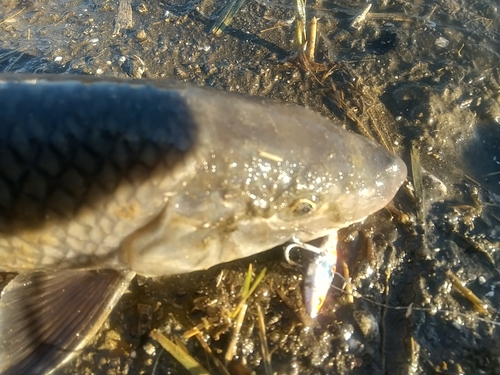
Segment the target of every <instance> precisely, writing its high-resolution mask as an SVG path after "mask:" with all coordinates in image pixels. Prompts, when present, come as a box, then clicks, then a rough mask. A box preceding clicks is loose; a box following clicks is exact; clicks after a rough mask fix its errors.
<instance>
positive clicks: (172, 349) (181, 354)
mask: <svg viewBox="0 0 500 375" xmlns="http://www.w3.org/2000/svg"><path fill="white" fill-rule="evenodd" d="M149 336H150V337H151V338H152V339H153V340H156V341H157V342H158V343H159V344H160V345H161V346H162V347H163V349H165V350H166V351H167V352H168V353H170V355H172V357H174V358H175V359H176V360H177V361H178V362H179V363H180V364H181V365H182V366H183V367H184V368H185V369H186V370H188V371H189V373H190V374H191V375H210V373H209V372H208V371H207V370H206V369H205V368H204V367H203V366H202V365H200V364H199V363H198V362H197V361H196V360H195V359H194V358H193V357H191V356H190V355H189V354H188V353H187V352H185V351H184V350H183V349H181V348H180V347H179V346H178V345H176V344H175V343H174V342H172V341H170V340H169V339H168V338H166V337H165V336H164V335H163V334H161V333H160V332H159V331H158V330H156V329H154V330H152V331H151V332H150V334H149Z"/></svg>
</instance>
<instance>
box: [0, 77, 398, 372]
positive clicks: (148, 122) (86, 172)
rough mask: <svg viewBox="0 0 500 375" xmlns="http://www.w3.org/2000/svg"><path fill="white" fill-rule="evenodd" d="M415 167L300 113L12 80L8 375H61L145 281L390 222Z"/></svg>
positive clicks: (2, 88)
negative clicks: (378, 216) (392, 205)
mask: <svg viewBox="0 0 500 375" xmlns="http://www.w3.org/2000/svg"><path fill="white" fill-rule="evenodd" d="M405 178H406V167H405V165H404V163H403V162H402V161H401V160H400V159H399V158H397V157H395V156H394V155H392V154H390V153H388V152H387V151H385V150H384V149H382V148H381V147H380V146H378V145H376V144H375V143H373V142H371V141H369V140H367V139H365V138H363V137H360V136H358V135H355V134H352V133H349V132H347V131H345V130H342V129H341V128H340V127H338V126H335V125H334V124H332V123H331V122H330V121H329V120H327V119H326V118H323V117H322V116H320V115H318V114H316V113H314V112H312V111H310V110H307V109H305V108H302V107H298V106H291V105H282V104H278V103H274V102H270V101H266V100H264V99H261V98H254V97H248V96H243V95H237V94H231V93H227V92H223V91H218V90H214V89H209V88H201V87H196V86H192V85H188V84H184V83H175V82H156V81H155V82H152V81H143V80H140V81H130V80H112V79H97V78H82V77H71V76H40V75H38V76H37V75H28V76H24V75H22V76H17V75H0V270H4V271H15V272H19V275H18V276H17V277H16V278H15V279H14V280H13V281H11V283H10V284H8V285H7V287H6V288H5V289H4V291H3V293H2V297H1V301H0V374H2V375H11V374H42V373H49V372H51V371H53V370H54V369H55V368H57V367H59V366H61V365H62V364H63V363H64V362H66V361H68V360H69V359H70V358H71V356H72V354H73V353H75V352H76V351H77V350H78V349H81V348H82V347H84V346H85V345H86V343H87V342H88V340H89V339H90V338H91V337H92V335H93V334H94V333H95V332H96V331H97V330H98V329H99V327H100V325H101V324H102V322H103V321H104V319H105V318H106V317H107V315H108V314H109V312H110V311H111V309H112V308H113V306H114V305H115V304H116V302H117V301H118V299H119V298H120V296H121V295H122V294H123V293H124V291H125V290H126V289H127V286H128V283H129V282H130V280H131V279H132V278H133V277H134V275H135V274H136V273H137V274H141V275H145V276H152V277H154V276H161V275H170V274H178V273H183V272H192V271H195V270H200V269H206V268H209V267H211V266H213V265H216V264H218V263H222V262H228V261H231V260H233V259H237V258H242V257H247V256H250V255H253V254H256V253H259V252H262V251H265V250H268V249H271V248H273V247H275V246H277V245H280V244H283V243H285V242H287V241H289V240H290V239H291V238H292V236H295V237H296V238H298V239H299V240H301V241H309V240H312V239H314V238H318V237H322V236H325V235H329V234H330V233H333V232H334V231H335V230H336V229H338V228H340V227H344V226H346V225H348V224H350V223H353V222H356V221H359V220H361V219H363V218H364V217H366V216H367V215H370V214H371V213H373V212H375V211H377V210H379V209H381V208H382V207H384V206H385V205H386V204H387V202H389V201H390V200H391V199H392V197H393V196H394V194H395V193H396V191H397V190H398V189H399V187H400V185H401V184H402V182H403V181H404V179H405Z"/></svg>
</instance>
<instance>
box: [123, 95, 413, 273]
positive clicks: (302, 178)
mask: <svg viewBox="0 0 500 375" xmlns="http://www.w3.org/2000/svg"><path fill="white" fill-rule="evenodd" d="M220 95H224V94H220ZM219 99H220V98H219ZM221 101H223V100H217V101H215V102H214V103H208V104H207V103H206V100H205V101H204V102H203V103H202V102H200V103H198V105H196V106H194V105H191V106H190V107H196V108H198V109H199V113H196V111H195V112H194V113H192V116H193V118H194V119H195V120H196V119H197V118H199V119H200V120H199V121H200V122H201V118H203V124H204V128H203V129H200V132H201V133H200V134H201V135H200V137H199V139H201V140H202V142H201V143H198V144H197V156H196V157H195V159H196V160H197V162H196V163H195V164H196V166H195V167H194V168H195V170H196V171H195V173H194V174H193V177H192V178H190V180H189V181H185V182H184V183H183V184H182V187H181V188H179V189H177V191H176V192H175V193H173V194H169V196H168V201H167V206H166V208H165V210H164V211H163V212H162V213H161V214H160V216H159V217H158V218H157V219H156V221H155V223H156V224H154V225H150V228H149V229H147V230H145V231H143V233H140V232H138V234H139V235H135V234H134V235H132V236H131V239H129V240H127V241H125V242H124V245H123V246H122V247H123V251H122V253H123V254H124V256H123V258H124V261H125V262H127V263H128V265H129V267H130V268H131V269H133V270H134V271H136V272H138V273H141V274H145V275H148V276H159V275H164V274H171V273H182V272H191V271H194V270H199V269H205V268H209V267H211V266H213V265H215V264H219V263H223V262H228V261H232V260H234V259H238V258H244V257H248V256H251V255H254V254H256V253H259V252H262V251H265V250H269V249H271V248H273V247H276V246H278V245H281V244H283V243H285V242H287V241H289V240H290V239H291V238H292V237H296V238H298V239H300V240H302V241H310V240H313V239H315V238H319V237H322V236H325V235H328V234H331V233H333V232H334V231H336V230H337V229H339V228H342V227H345V226H347V225H349V224H351V223H354V222H357V221H360V220H362V219H364V218H365V217H366V216H368V215H370V214H372V213H373V212H375V211H378V210H379V209H381V208H382V207H384V206H385V205H386V204H387V203H388V202H389V201H390V200H391V199H392V198H393V197H394V195H395V193H396V192H397V190H398V189H399V187H400V186H401V184H402V182H403V181H404V179H405V178H406V166H405V164H404V163H403V161H402V160H401V159H399V158H398V157H396V156H394V155H393V154H391V153H390V152H388V151H386V150H385V149H383V148H382V147H381V146H379V145H377V144H375V143H374V142H372V141H369V140H367V139H366V138H364V137H361V136H359V135H355V134H353V133H350V132H348V131H346V130H344V129H341V128H340V127H338V126H335V125H333V124H331V123H330V121H329V120H327V119H325V118H323V117H322V116H320V115H318V114H315V113H313V112H311V111H309V110H306V109H305V108H301V107H294V106H277V105H275V104H273V107H272V108H266V105H267V104H266V103H265V102H260V101H258V100H247V101H245V102H244V103H243V104H242V103H238V105H233V106H228V107H227V111H228V113H226V117H227V118H229V119H233V120H234V119H238V122H234V121H232V122H225V120H224V119H223V118H222V117H221V115H220V114H218V115H215V114H213V115H211V111H210V108H211V106H214V105H215V103H220V102H221ZM204 106H207V107H206V108H205V107H204ZM231 111H233V112H234V113H233V112H231ZM211 116H213V117H211ZM250 116H251V117H250Z"/></svg>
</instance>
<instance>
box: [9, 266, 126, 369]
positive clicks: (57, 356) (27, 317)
mask: <svg viewBox="0 0 500 375" xmlns="http://www.w3.org/2000/svg"><path fill="white" fill-rule="evenodd" d="M134 275H135V274H134V273H133V272H128V271H127V272H125V271H122V272H120V271H113V270H99V271H87V270H63V271H43V272H42V271H40V272H29V273H21V274H19V275H17V276H16V277H15V278H14V279H13V280H12V281H11V282H10V283H9V284H8V285H7V286H6V287H5V289H4V290H3V292H2V296H1V300H0V375H19V374H50V373H51V372H53V371H54V370H55V369H56V367H59V366H61V365H62V364H64V363H66V362H67V361H69V360H70V359H72V358H73V357H74V356H75V355H76V354H77V352H78V351H79V350H81V349H83V347H84V346H85V345H86V344H87V343H88V341H89V340H90V339H91V338H92V337H93V336H94V335H95V333H96V332H97V331H98V329H99V328H100V327H101V326H102V324H103V322H104V320H105V319H106V318H107V317H108V315H109V313H110V312H111V310H112V308H113V307H114V306H115V305H116V303H117V302H118V300H119V299H120V297H121V296H122V294H123V293H124V292H125V291H126V290H127V288H128V285H129V283H130V281H131V280H132V278H133V277H134Z"/></svg>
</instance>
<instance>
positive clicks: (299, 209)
mask: <svg viewBox="0 0 500 375" xmlns="http://www.w3.org/2000/svg"><path fill="white" fill-rule="evenodd" d="M315 208H316V203H315V202H313V201H312V200H310V199H307V198H300V199H298V200H296V201H295V202H293V203H292V205H291V206H290V211H291V212H292V214H293V215H294V216H304V215H307V214H309V213H310V212H312V211H314V209H315Z"/></svg>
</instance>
